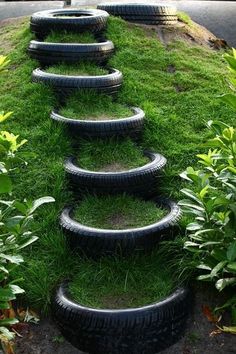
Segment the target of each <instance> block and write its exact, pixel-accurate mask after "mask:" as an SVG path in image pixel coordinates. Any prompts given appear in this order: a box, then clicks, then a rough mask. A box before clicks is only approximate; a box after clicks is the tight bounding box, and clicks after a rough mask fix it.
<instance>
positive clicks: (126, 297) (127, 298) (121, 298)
mask: <svg viewBox="0 0 236 354" xmlns="http://www.w3.org/2000/svg"><path fill="white" fill-rule="evenodd" d="M133 300H134V296H132V295H131V294H122V295H109V296H104V297H103V298H102V304H103V306H102V307H103V308H107V309H122V308H129V307H131V305H130V304H132V301H133Z"/></svg>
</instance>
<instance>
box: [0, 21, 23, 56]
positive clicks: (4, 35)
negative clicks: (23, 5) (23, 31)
mask: <svg viewBox="0 0 236 354" xmlns="http://www.w3.org/2000/svg"><path fill="white" fill-rule="evenodd" d="M26 21H29V18H28V16H27V17H26V16H23V17H18V18H7V19H5V20H2V21H0V38H1V43H0V51H1V54H2V55H8V54H9V53H10V52H11V51H12V50H13V49H14V48H15V47H16V45H17V41H13V40H12V31H14V30H16V31H17V30H18V29H19V26H20V25H23V24H24V23H26Z"/></svg>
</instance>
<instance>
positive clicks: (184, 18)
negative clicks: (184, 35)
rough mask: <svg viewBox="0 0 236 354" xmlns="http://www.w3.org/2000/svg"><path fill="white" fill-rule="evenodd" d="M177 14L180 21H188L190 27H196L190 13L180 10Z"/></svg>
mask: <svg viewBox="0 0 236 354" xmlns="http://www.w3.org/2000/svg"><path fill="white" fill-rule="evenodd" d="M177 16H178V19H179V20H180V21H182V22H184V23H186V24H187V25H188V26H190V27H194V23H193V21H192V19H191V17H190V16H189V15H188V14H186V13H185V12H182V11H179V12H178V13H177Z"/></svg>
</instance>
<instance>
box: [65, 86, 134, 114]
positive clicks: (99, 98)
mask: <svg viewBox="0 0 236 354" xmlns="http://www.w3.org/2000/svg"><path fill="white" fill-rule="evenodd" d="M59 113H60V114H61V115H62V116H64V117H67V118H73V119H82V120H83V119H88V120H107V119H117V118H126V117H130V116H131V115H132V111H131V109H130V108H129V107H127V106H125V105H122V104H120V103H118V102H113V100H112V97H110V96H106V95H99V94H96V93H95V92H92V91H90V92H89V93H88V92H86V91H84V92H83V91H81V92H80V91H79V92H76V93H74V94H72V95H71V96H70V97H69V99H68V100H67V102H66V105H65V106H63V107H61V108H60V110H59Z"/></svg>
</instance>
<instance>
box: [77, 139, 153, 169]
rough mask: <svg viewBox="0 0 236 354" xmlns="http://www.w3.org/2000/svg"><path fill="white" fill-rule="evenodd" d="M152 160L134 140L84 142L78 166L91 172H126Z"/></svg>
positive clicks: (81, 145)
mask: <svg viewBox="0 0 236 354" xmlns="http://www.w3.org/2000/svg"><path fill="white" fill-rule="evenodd" d="M149 161H150V160H149V159H148V158H147V157H145V156H144V155H143V151H142V149H141V148H140V147H138V146H137V145H136V144H135V143H134V142H133V141H132V140H130V139H125V140H123V141H121V140H116V139H110V140H107V141H106V144H104V140H102V139H95V140H90V141H87V140H83V141H81V143H80V150H79V154H78V164H79V166H80V167H82V168H84V169H87V170H91V171H108V172H109V171H113V172H116V171H124V170H129V169H132V168H136V167H141V166H143V165H145V164H147V163H148V162H149Z"/></svg>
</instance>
